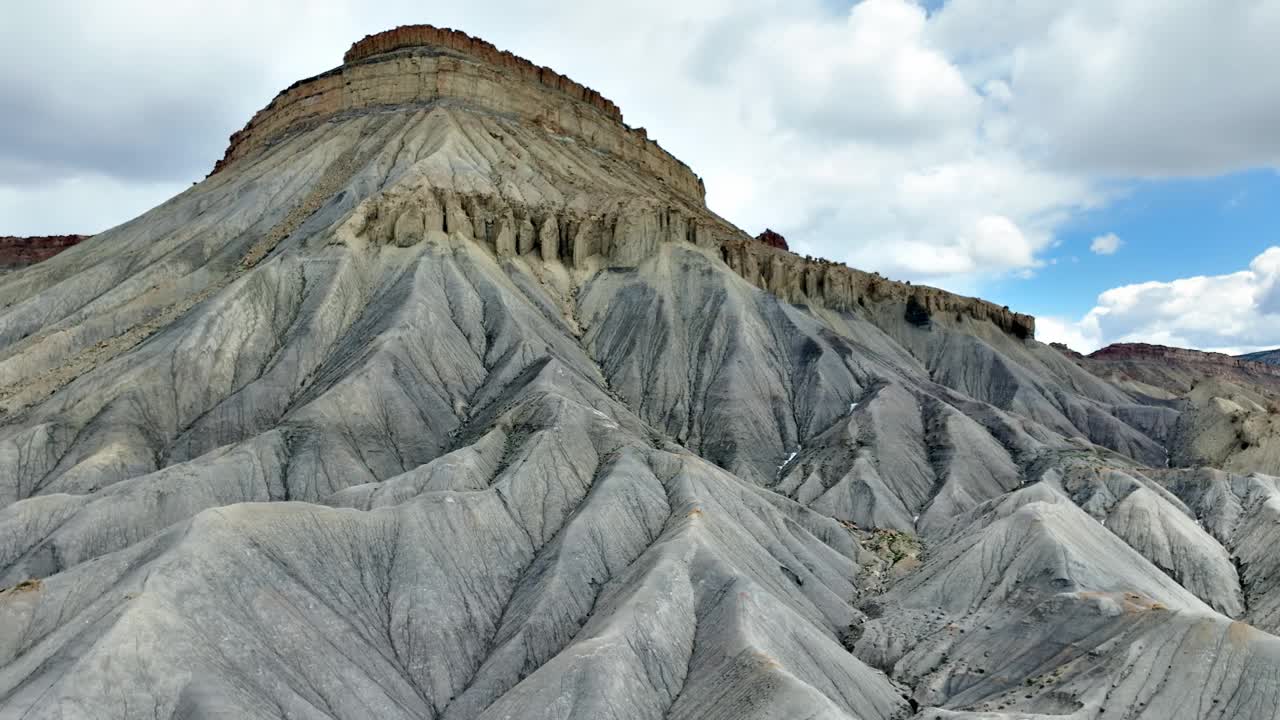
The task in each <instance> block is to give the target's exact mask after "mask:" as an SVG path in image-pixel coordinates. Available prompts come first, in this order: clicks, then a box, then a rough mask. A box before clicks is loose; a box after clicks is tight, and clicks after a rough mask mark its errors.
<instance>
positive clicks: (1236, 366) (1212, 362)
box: [1088, 343, 1280, 378]
mask: <svg viewBox="0 0 1280 720" xmlns="http://www.w3.org/2000/svg"><path fill="white" fill-rule="evenodd" d="M1088 357H1089V359H1090V360H1096V361H1101V362H1107V363H1114V362H1175V363H1191V364H1195V365H1200V366H1212V367H1219V368H1223V369H1230V370H1233V371H1237V370H1243V371H1246V372H1250V373H1258V374H1261V375H1269V376H1274V377H1277V378H1280V367H1277V366H1275V365H1272V364H1270V363H1265V362H1258V361H1254V360H1249V359H1246V358H1238V357H1232V356H1230V355H1227V354H1224V353H1216V352H1205V351H1203V350H1191V349H1189V348H1179V347H1169V346H1166V345H1151V344H1148V343H1115V344H1112V345H1108V346H1106V347H1104V348H1102V349H1100V350H1096V351H1094V352H1093V353H1090V354H1089V356H1088Z"/></svg>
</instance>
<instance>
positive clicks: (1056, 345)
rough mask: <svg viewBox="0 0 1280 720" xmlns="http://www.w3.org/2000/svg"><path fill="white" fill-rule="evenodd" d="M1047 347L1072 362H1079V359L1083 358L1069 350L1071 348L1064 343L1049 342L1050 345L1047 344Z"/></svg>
mask: <svg viewBox="0 0 1280 720" xmlns="http://www.w3.org/2000/svg"><path fill="white" fill-rule="evenodd" d="M1049 347H1051V348H1053V349H1054V350H1057V351H1058V352H1060V353H1062V354H1063V355H1066V356H1067V357H1069V358H1071V359H1072V360H1080V359H1082V358H1083V357H1084V355H1082V354H1080V353H1078V352H1076V351H1075V350H1072V349H1071V346H1070V345H1067V344H1066V343H1060V342H1051V343H1049Z"/></svg>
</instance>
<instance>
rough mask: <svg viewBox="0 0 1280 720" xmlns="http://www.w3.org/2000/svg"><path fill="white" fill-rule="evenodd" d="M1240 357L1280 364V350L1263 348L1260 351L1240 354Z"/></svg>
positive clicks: (1269, 363)
mask: <svg viewBox="0 0 1280 720" xmlns="http://www.w3.org/2000/svg"><path fill="white" fill-rule="evenodd" d="M1238 358H1239V359H1241V360H1251V361H1253V362H1260V363H1267V364H1268V365H1280V350H1262V351H1260V352H1255V353H1248V354H1246V355H1239V356H1238Z"/></svg>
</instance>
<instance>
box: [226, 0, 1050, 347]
mask: <svg viewBox="0 0 1280 720" xmlns="http://www.w3.org/2000/svg"><path fill="white" fill-rule="evenodd" d="M442 104H446V105H457V106H460V107H463V108H465V109H468V110H475V111H479V112H484V113H491V114H494V115H495V116H497V117H499V118H503V119H509V120H515V121H524V122H526V123H529V124H533V125H536V126H538V127H541V128H543V129H544V130H546V131H547V132H549V133H551V134H552V135H553V136H560V137H564V138H566V140H567V141H572V142H574V143H583V144H585V145H586V146H587V147H589V148H590V149H592V150H593V151H595V152H600V153H604V154H605V155H606V156H607V157H610V158H613V159H616V160H617V161H619V162H622V163H626V164H627V165H629V166H630V167H632V168H633V169H634V170H636V171H638V172H639V173H641V177H642V179H643V181H644V183H643V184H644V187H630V188H622V189H618V190H611V191H610V193H609V194H607V196H606V197H601V195H602V194H603V193H602V192H601V191H598V190H595V189H588V190H584V192H586V193H588V194H592V195H593V197H592V200H591V201H589V202H586V203H577V204H576V205H573V204H571V203H569V202H568V201H567V200H565V199H564V198H560V199H559V201H555V202H540V203H537V204H531V203H527V202H525V203H522V202H519V201H518V200H513V199H511V198H510V197H509V196H510V195H511V193H510V192H509V190H508V189H504V188H503V187H502V186H501V185H494V186H491V187H488V188H483V189H482V190H481V191H480V192H470V193H457V194H452V193H448V192H439V191H437V192H436V193H435V195H434V197H424V198H416V199H414V200H412V201H410V202H408V205H406V206H404V207H390V208H382V209H381V210H379V211H377V213H376V214H377V215H378V216H379V217H381V218H382V219H383V220H382V223H381V225H380V226H379V227H380V228H382V229H381V232H382V234H383V235H385V236H387V238H388V239H390V236H391V235H395V236H396V238H394V239H395V241H396V242H398V243H401V244H403V243H406V242H410V241H409V239H408V238H409V237H410V235H412V234H414V233H417V235H416V236H418V237H422V236H425V235H424V233H425V232H426V231H428V230H433V229H439V230H444V231H446V232H453V231H456V230H458V229H460V227H461V224H462V222H461V219H462V218H463V217H464V216H465V218H466V222H467V223H470V225H471V226H472V228H473V230H472V231H471V232H468V233H466V234H468V235H472V236H474V237H475V238H477V239H481V240H483V241H485V242H487V243H488V244H489V245H490V247H491V248H493V249H494V251H495V252H496V253H497V254H498V255H499V256H505V255H515V254H524V253H529V252H533V251H535V250H536V251H537V252H538V253H539V254H540V255H541V256H542V258H543V259H544V260H552V259H558V260H568V261H569V262H570V263H573V264H576V265H581V264H583V263H584V262H585V261H586V260H587V259H588V258H592V257H597V256H598V257H600V258H602V259H603V261H604V262H605V263H607V264H613V265H634V264H636V263H638V262H640V261H641V260H643V259H644V258H646V257H649V256H650V255H652V254H653V252H654V250H656V248H657V244H658V243H660V242H690V243H693V244H696V245H700V246H702V247H705V248H708V249H710V250H712V251H714V252H719V253H720V255H721V257H722V259H723V260H724V261H725V262H726V263H728V264H729V265H730V267H732V268H733V269H734V270H735V271H736V272H737V273H738V274H739V275H741V276H742V277H744V278H746V279H747V280H748V281H750V282H751V283H753V284H755V285H756V286H758V287H760V288H763V289H766V290H768V291H770V292H773V293H775V294H777V295H778V296H779V297H782V298H783V299H785V300H787V301H789V302H795V303H800V304H806V305H816V306H822V307H830V308H833V309H838V310H847V309H852V308H854V307H855V306H857V305H859V304H860V303H861V305H863V306H865V305H866V303H869V302H894V303H901V304H902V305H903V307H904V308H905V307H906V306H907V305H908V304H911V305H913V306H916V307H919V308H923V309H924V310H925V311H926V312H927V313H929V314H930V315H931V316H932V315H938V316H955V317H969V318H972V319H975V320H978V321H990V322H992V323H994V324H995V325H996V326H997V327H999V328H1001V329H1002V330H1004V331H1005V332H1007V333H1010V334H1012V335H1014V336H1015V337H1017V338H1020V339H1025V338H1031V337H1034V335H1035V318H1033V317H1031V316H1030V315H1023V314H1020V313H1015V312H1012V311H1010V310H1008V308H1001V307H1000V306H997V305H994V304H992V303H989V302H986V301H983V300H978V299H975V298H967V297H961V296H958V295H954V294H951V293H948V292H945V291H942V290H938V289H935V288H929V287H921V286H912V285H910V284H907V283H898V282H894V281H891V280H888V279H885V278H882V277H880V276H879V275H877V274H872V273H865V272H861V271H858V270H853V269H851V268H848V267H846V266H844V265H842V264H839V263H832V262H829V261H826V260H821V259H813V258H801V257H799V256H797V255H794V254H792V253H790V252H787V251H786V247H785V245H786V242H785V240H781V236H777V237H778V239H779V240H781V242H780V243H779V242H772V241H767V242H755V241H754V240H753V239H752V238H751V236H749V235H747V234H746V233H744V232H742V231H741V230H739V229H738V228H736V227H734V226H733V225H731V224H729V223H728V222H726V221H724V220H723V219H722V218H720V217H719V216H717V215H715V214H714V213H712V212H710V211H709V210H708V209H707V208H706V204H705V190H704V188H703V185H702V181H701V180H700V179H699V178H698V177H697V176H696V175H695V174H694V173H693V172H692V171H691V170H690V169H689V168H688V166H686V165H685V164H684V163H682V162H680V161H679V160H677V159H676V158H674V157H673V156H671V155H670V154H668V153H667V152H666V151H664V150H663V149H662V148H661V147H660V146H659V145H658V144H657V143H656V142H654V141H653V140H650V139H649V138H648V136H647V134H646V133H645V131H644V130H643V129H633V128H630V127H628V126H626V125H625V124H624V123H623V122H622V114H621V112H620V111H618V109H617V106H616V105H614V104H613V103H612V102H610V101H608V100H607V99H605V98H603V97H602V96H600V94H599V93H597V92H595V91H594V90H591V89H590V88H586V87H584V86H582V85H580V84H578V83H575V82H573V81H572V80H569V79H568V78H565V77H564V76H563V75H560V74H559V73H556V72H554V71H552V70H550V69H548V68H544V67H540V66H537V65H534V64H533V63H530V62H529V61H527V60H524V59H522V58H519V57H517V56H515V55H512V54H511V53H508V52H504V51H499V50H497V49H496V48H494V47H493V46H492V45H490V44H489V43H486V42H484V41H481V40H478V39H476V38H472V37H471V36H469V35H467V34H466V33H461V32H457V31H453V30H447V29H439V28H434V27H431V26H425V25H423V26H406V27H401V28H397V29H395V30H391V31H388V32H385V33H379V34H377V35H371V36H368V37H366V38H364V39H363V40H361V41H359V42H357V43H355V44H354V45H353V46H352V47H351V49H350V50H349V51H348V52H347V54H346V56H345V63H344V64H343V65H342V66H340V67H338V68H336V69H334V70H331V71H329V72H326V73H323V74H321V75H318V76H316V77H313V78H310V79H308V80H303V81H301V82H299V83H296V84H295V85H293V86H292V87H290V88H288V89H287V90H285V91H284V92H282V93H280V94H279V95H278V96H277V97H276V98H275V99H274V100H273V101H272V102H271V103H270V104H269V105H268V106H267V107H266V108H264V109H263V110H261V111H259V112H258V113H257V114H256V115H254V117H253V119H251V120H250V121H249V123H248V124H247V125H246V126H245V128H244V129H243V130H241V131H239V132H237V133H236V134H235V135H233V136H232V138H231V143H230V146H229V147H228V148H227V151H226V154H225V156H224V157H223V159H222V160H221V161H219V162H218V164H217V166H216V167H215V168H214V170H213V174H214V175H217V174H218V173H220V172H221V171H223V170H224V169H226V168H227V167H229V166H230V165H232V164H234V163H237V162H240V161H241V160H242V159H243V158H247V157H249V156H251V155H254V154H255V153H256V152H258V151H261V150H264V149H266V148H268V147H270V146H272V145H273V144H275V143H278V142H280V141H281V140H282V139H283V138H285V137H286V136H289V135H290V134H293V133H297V132H301V131H303V130H306V129H308V128H313V127H315V126H317V125H318V124H319V123H322V122H324V121H326V120H328V119H333V118H337V117H340V116H346V115H349V114H351V113H358V112H386V111H392V110H398V111H405V110H417V109H422V108H427V107H431V106H439V105H442ZM599 172H601V170H600V169H597V168H583V167H578V168H569V170H568V172H567V173H566V177H565V182H566V183H568V184H572V183H575V182H576V183H578V184H579V185H582V186H590V185H591V182H592V181H594V180H596V179H597V178H596V176H594V175H593V174H592V173H599ZM610 180H612V181H613V182H615V183H616V177H615V178H610V177H607V176H604V175H602V176H600V177H599V181H600V182H599V184H601V185H605V184H607V183H608V182H610ZM517 194H523V193H517ZM620 194H621V195H622V196H621V197H619V195H620ZM628 195H629V196H630V197H627V196H628ZM397 202H399V201H397ZM584 205H585V206H587V207H586V208H584V207H583V206H584ZM602 206H607V207H610V208H611V209H606V210H604V211H602ZM450 214H452V215H453V217H454V222H449V217H450ZM766 235H767V234H766ZM775 235H776V233H775ZM779 245H780V246H779Z"/></svg>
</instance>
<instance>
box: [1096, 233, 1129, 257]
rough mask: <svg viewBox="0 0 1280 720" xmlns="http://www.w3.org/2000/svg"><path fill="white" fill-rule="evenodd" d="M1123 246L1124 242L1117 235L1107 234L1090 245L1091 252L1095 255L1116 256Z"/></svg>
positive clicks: (1100, 236)
mask: <svg viewBox="0 0 1280 720" xmlns="http://www.w3.org/2000/svg"><path fill="white" fill-rule="evenodd" d="M1123 244H1124V242H1123V241H1122V240H1120V238H1119V236H1117V235H1116V234H1115V233H1107V234H1106V235H1099V236H1098V237H1096V238H1094V239H1093V242H1092V243H1089V252H1092V253H1093V254H1094V255H1115V254H1116V251H1117V250H1119V249H1120V246H1121V245H1123Z"/></svg>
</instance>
